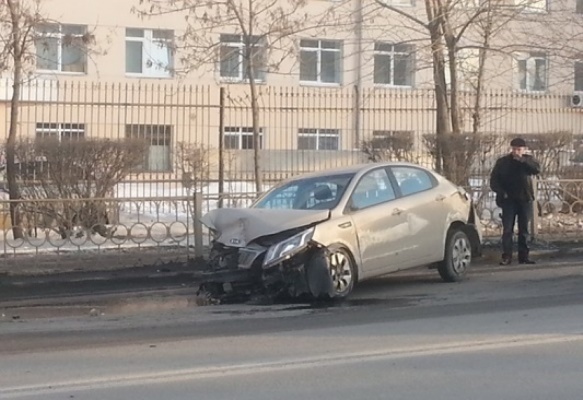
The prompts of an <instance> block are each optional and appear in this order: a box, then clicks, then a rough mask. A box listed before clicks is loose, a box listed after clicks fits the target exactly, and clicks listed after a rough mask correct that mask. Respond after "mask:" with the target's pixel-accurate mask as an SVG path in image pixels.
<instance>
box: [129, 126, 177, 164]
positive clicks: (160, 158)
mask: <svg viewBox="0 0 583 400" xmlns="http://www.w3.org/2000/svg"><path fill="white" fill-rule="evenodd" d="M126 138H128V139H134V140H144V141H145V142H146V143H147V145H148V150H147V151H146V155H145V156H144V163H143V164H142V165H141V166H139V167H138V168H137V169H138V170H141V171H148V172H166V171H171V170H172V163H171V157H170V154H171V148H172V126H170V125H126Z"/></svg>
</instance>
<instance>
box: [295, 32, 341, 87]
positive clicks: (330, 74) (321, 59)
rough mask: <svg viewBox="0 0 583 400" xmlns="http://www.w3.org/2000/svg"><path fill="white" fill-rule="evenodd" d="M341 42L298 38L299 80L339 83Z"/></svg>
mask: <svg viewBox="0 0 583 400" xmlns="http://www.w3.org/2000/svg"><path fill="white" fill-rule="evenodd" d="M341 72H342V42H340V41H332V40H300V81H302V82H318V83H334V84H339V83H341Z"/></svg>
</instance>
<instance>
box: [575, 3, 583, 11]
mask: <svg viewBox="0 0 583 400" xmlns="http://www.w3.org/2000/svg"><path fill="white" fill-rule="evenodd" d="M575 12H576V13H577V14H583V0H577V5H576V6H575Z"/></svg>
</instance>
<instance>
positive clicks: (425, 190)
mask: <svg viewBox="0 0 583 400" xmlns="http://www.w3.org/2000/svg"><path fill="white" fill-rule="evenodd" d="M389 169H390V172H391V175H392V177H393V178H394V182H395V183H396V186H397V194H398V196H399V197H400V199H401V200H403V201H406V203H407V215H406V218H407V224H408V227H409V232H410V236H409V238H408V239H407V240H408V242H407V243H405V244H404V246H405V247H407V248H410V249H412V250H413V251H412V252H411V257H410V258H409V259H408V260H406V264H407V266H414V265H419V264H421V263H423V262H425V261H427V260H434V259H435V258H436V255H438V254H440V253H441V252H442V251H443V241H444V238H443V235H444V232H445V231H446V227H445V224H446V223H447V212H446V207H445V206H444V200H445V199H446V194H445V193H442V192H443V190H442V189H441V187H440V186H439V183H438V181H437V179H436V178H435V177H434V176H433V174H431V173H430V172H429V171H427V170H425V169H422V168H418V167H414V166H392V167H390V168H389ZM438 258H439V257H438Z"/></svg>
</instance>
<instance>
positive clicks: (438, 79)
mask: <svg viewBox="0 0 583 400" xmlns="http://www.w3.org/2000/svg"><path fill="white" fill-rule="evenodd" d="M425 8H426V11H427V18H428V20H429V21H430V22H429V24H428V25H427V27H428V30H429V35H430V38H431V54H432V58H433V80H434V83H435V107H436V110H435V118H436V119H435V170H436V171H437V172H439V173H441V174H444V175H445V176H446V177H448V178H449V177H450V176H451V167H450V164H451V163H450V160H449V159H448V156H447V154H448V145H447V138H448V136H449V135H450V133H451V127H450V119H449V104H448V99H447V84H446V81H445V58H444V45H443V32H442V30H441V27H440V25H439V22H438V21H437V20H436V18H435V15H436V10H435V3H434V1H433V0H425Z"/></svg>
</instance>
